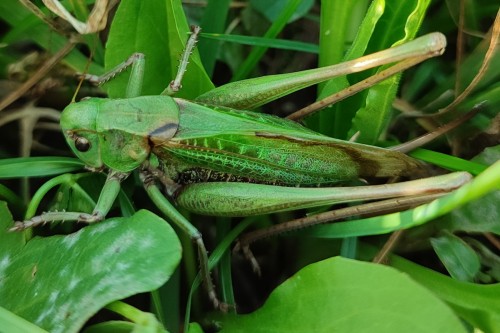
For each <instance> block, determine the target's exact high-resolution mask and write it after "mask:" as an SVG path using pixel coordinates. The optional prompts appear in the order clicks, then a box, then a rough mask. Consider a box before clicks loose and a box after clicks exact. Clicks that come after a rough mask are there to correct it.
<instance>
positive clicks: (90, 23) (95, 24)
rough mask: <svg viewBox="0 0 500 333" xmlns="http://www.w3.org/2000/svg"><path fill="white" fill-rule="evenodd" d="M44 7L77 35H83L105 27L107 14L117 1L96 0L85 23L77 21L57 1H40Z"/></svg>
mask: <svg viewBox="0 0 500 333" xmlns="http://www.w3.org/2000/svg"><path fill="white" fill-rule="evenodd" d="M42 1H43V3H44V4H45V6H47V8H48V9H50V10H51V11H52V12H53V13H54V14H56V15H57V16H59V17H61V18H62V19H64V20H66V21H68V23H69V24H71V25H72V26H73V28H75V30H76V31H78V33H80V34H82V35H85V34H91V33H95V32H99V31H101V30H103V29H104V28H105V27H106V23H107V21H108V13H109V11H110V10H111V8H113V7H114V6H115V5H116V4H117V3H118V1H117V0H96V2H95V4H94V7H93V8H92V11H91V12H90V15H89V17H88V19H87V21H86V22H82V21H79V20H78V19H76V18H75V17H74V16H73V15H71V13H70V12H69V11H68V10H67V9H66V8H64V6H63V5H62V4H61V3H60V2H59V0H42Z"/></svg>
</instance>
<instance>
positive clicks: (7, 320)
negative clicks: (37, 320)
mask: <svg viewBox="0 0 500 333" xmlns="http://www.w3.org/2000/svg"><path fill="white" fill-rule="evenodd" d="M0 327H1V328H0V331H1V332H17V333H47V331H46V330H44V329H41V328H40V327H38V326H36V325H34V324H32V323H30V322H29V321H27V320H26V319H24V318H21V317H19V316H17V315H16V314H14V313H12V312H10V311H7V310H5V309H4V308H3V307H1V306H0Z"/></svg>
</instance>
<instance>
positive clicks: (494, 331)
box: [371, 250, 500, 333]
mask: <svg viewBox="0 0 500 333" xmlns="http://www.w3.org/2000/svg"><path fill="white" fill-rule="evenodd" d="M377 251H378V250H377ZM371 252H372V254H373V255H374V254H375V253H376V252H375V251H371ZM389 261H390V263H391V266H393V267H395V268H397V269H399V270H401V271H403V272H405V273H407V274H408V275H410V277H411V278H412V279H413V280H415V281H417V282H418V283H420V284H421V285H423V286H425V287H426V288H427V289H428V290H430V291H432V293H434V294H435V295H436V296H437V297H439V298H440V299H442V300H443V301H444V302H446V303H447V304H449V305H450V306H451V307H452V308H453V310H454V311H455V312H456V313H457V314H458V315H459V316H460V317H461V318H463V319H465V320H466V321H468V322H469V323H470V324H471V325H473V326H474V327H477V328H479V329H480V330H482V331H483V332H490V333H498V332H500V298H499V297H498V295H500V283H496V284H490V285H479V284H475V283H469V282H463V281H457V280H454V279H452V278H450V277H448V276H445V275H443V274H440V273H437V272H435V271H433V270H431V269H428V268H425V267H422V266H420V265H417V264H414V263H412V262H411V261H408V260H405V259H403V258H401V257H398V256H394V255H392V256H391V257H390V258H389Z"/></svg>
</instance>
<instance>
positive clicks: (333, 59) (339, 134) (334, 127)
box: [307, 0, 385, 138]
mask: <svg viewBox="0 0 500 333" xmlns="http://www.w3.org/2000/svg"><path fill="white" fill-rule="evenodd" d="M362 5H363V4H362V3H360V2H359V1H325V2H323V3H322V10H321V34H320V66H326V65H330V64H335V63H339V62H341V61H348V60H353V59H355V58H359V57H361V56H362V55H363V54H364V53H365V50H366V48H367V47H368V43H369V41H370V39H371V38H372V35H373V31H374V30H375V27H376V24H377V22H378V21H379V19H380V17H381V16H382V14H383V13H384V8H385V0H375V1H372V3H371V4H370V7H369V8H368V10H367V11H366V14H365V16H364V18H363V20H362V22H361V23H360V24H359V25H358V26H359V27H358V26H356V28H353V27H352V24H353V22H352V21H353V19H352V18H353V17H357V16H358V15H356V14H357V13H359V12H360V7H361V6H362ZM361 9H363V8H362V7H361ZM340 20H342V21H343V23H344V24H343V25H342V24H340V25H339V23H338V22H339V21H340ZM355 23H357V22H355ZM338 26H340V27H343V28H337V27H338ZM348 27H350V28H351V29H347V28H348ZM344 29H346V30H344ZM353 29H357V30H356V37H355V38H354V41H353V42H352V45H351V47H350V49H349V50H348V51H347V53H345V50H344V45H345V44H346V43H347V42H349V38H350V37H351V36H349V35H348V34H349V32H350V31H351V30H353ZM332 46H334V47H332ZM344 54H345V55H344ZM349 85H350V84H349V81H348V79H347V77H345V76H343V77H338V78H334V79H332V80H330V81H328V82H327V83H326V84H320V85H319V91H320V93H319V94H318V100H321V99H323V98H325V97H327V96H329V95H332V94H334V93H336V92H339V91H341V90H342V89H344V88H347V87H348V86H349ZM360 103H361V99H360V97H358V96H353V97H351V98H349V99H347V100H344V101H341V102H340V103H337V104H335V105H332V106H330V107H328V108H325V109H324V110H322V111H320V112H318V113H316V114H314V115H313V116H312V117H309V118H308V119H307V123H308V125H310V126H311V128H313V129H315V130H317V131H319V132H321V133H323V134H327V135H330V136H333V137H336V138H345V137H346V134H347V130H348V129H349V128H350V126H351V122H352V117H354V114H355V112H356V110H357V109H359V107H360Z"/></svg>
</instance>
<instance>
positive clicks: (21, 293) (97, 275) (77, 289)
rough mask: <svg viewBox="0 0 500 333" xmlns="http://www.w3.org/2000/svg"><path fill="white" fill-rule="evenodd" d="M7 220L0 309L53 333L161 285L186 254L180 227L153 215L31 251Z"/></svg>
mask: <svg viewBox="0 0 500 333" xmlns="http://www.w3.org/2000/svg"><path fill="white" fill-rule="evenodd" d="M0 208H1V212H0V213H1V214H2V215H1V216H2V217H5V216H6V214H8V212H7V211H6V207H5V205H4V204H3V205H1V206H0ZM0 223H1V224H2V225H0V231H1V232H2V235H1V236H0V237H1V239H2V242H1V243H0V250H1V252H0V281H1V282H2V283H1V284H0V305H1V306H3V307H5V308H6V309H8V310H9V311H12V312H14V313H15V314H17V315H19V316H21V317H23V318H25V319H27V320H29V321H31V322H33V323H34V324H36V325H38V326H40V327H42V328H44V329H46V330H48V331H50V332H77V331H78V330H79V329H80V328H81V327H82V325H83V324H84V323H85V321H86V320H87V319H88V318H90V317H91V316H92V315H93V314H95V313H96V312H97V311H98V310H99V309H101V308H102V307H103V306H104V305H106V304H108V303H110V302H112V301H114V300H118V299H122V298H125V297H128V296H131V295H135V294H137V293H140V292H146V291H150V290H153V289H156V288H158V287H159V286H161V285H162V284H164V283H165V282H166V281H167V280H168V279H169V277H170V276H171V274H172V273H173V271H174V270H175V268H176V267H177V265H178V263H179V260H180V256H181V247H180V243H179V240H178V239H177V236H176V235H175V233H174V231H173V230H172V228H171V227H170V226H169V225H168V224H167V223H166V222H165V221H164V220H163V219H161V218H159V217H158V216H156V215H154V214H152V213H150V212H148V211H145V210H142V211H139V212H137V213H136V214H135V215H133V216H132V217H130V218H113V219H109V220H106V221H103V222H100V223H97V224H94V225H91V226H87V227H85V228H83V229H81V230H80V231H78V232H76V233H73V234H70V235H66V236H60V235H58V236H51V237H45V238H41V237H36V238H33V239H31V240H30V241H29V242H28V243H27V244H26V245H24V246H22V241H21V240H22V237H23V234H21V233H7V232H6V230H7V229H8V228H9V227H11V226H12V218H2V219H1V221H0Z"/></svg>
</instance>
